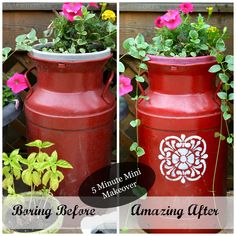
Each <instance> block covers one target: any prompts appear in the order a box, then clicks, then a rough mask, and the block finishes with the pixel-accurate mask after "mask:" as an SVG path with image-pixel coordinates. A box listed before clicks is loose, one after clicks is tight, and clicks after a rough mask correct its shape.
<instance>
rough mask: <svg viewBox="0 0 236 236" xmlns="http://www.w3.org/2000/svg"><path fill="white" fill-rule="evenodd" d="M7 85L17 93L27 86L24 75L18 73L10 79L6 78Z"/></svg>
mask: <svg viewBox="0 0 236 236" xmlns="http://www.w3.org/2000/svg"><path fill="white" fill-rule="evenodd" d="M7 86H8V87H9V88H11V90H12V92H13V93H19V92H21V91H23V90H24V89H26V88H28V84H27V81H26V78H25V76H24V75H22V74H19V73H15V74H14V75H13V76H12V77H11V78H10V79H8V81H7Z"/></svg>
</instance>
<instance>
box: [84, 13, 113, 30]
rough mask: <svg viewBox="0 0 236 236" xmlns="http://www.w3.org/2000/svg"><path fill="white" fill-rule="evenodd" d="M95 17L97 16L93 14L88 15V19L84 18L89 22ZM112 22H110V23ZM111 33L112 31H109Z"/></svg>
mask: <svg viewBox="0 0 236 236" xmlns="http://www.w3.org/2000/svg"><path fill="white" fill-rule="evenodd" d="M94 17H95V14H91V13H89V14H88V15H86V17H85V18H84V19H85V21H87V20H90V19H92V18H94ZM109 22H110V21H109ZM109 32H111V31H109Z"/></svg>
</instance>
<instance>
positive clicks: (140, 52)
mask: <svg viewBox="0 0 236 236" xmlns="http://www.w3.org/2000/svg"><path fill="white" fill-rule="evenodd" d="M138 53H139V55H140V56H141V57H145V55H146V52H145V51H144V50H140V51H139V52H138Z"/></svg>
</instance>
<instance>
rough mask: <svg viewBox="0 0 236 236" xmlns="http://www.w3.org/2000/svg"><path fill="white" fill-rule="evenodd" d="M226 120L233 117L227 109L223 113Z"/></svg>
mask: <svg viewBox="0 0 236 236" xmlns="http://www.w3.org/2000/svg"><path fill="white" fill-rule="evenodd" d="M223 117H224V120H228V119H230V118H231V114H229V113H228V112H227V111H226V112H224V113H223Z"/></svg>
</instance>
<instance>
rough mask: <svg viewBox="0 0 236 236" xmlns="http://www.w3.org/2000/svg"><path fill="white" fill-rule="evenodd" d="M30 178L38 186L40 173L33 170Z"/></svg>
mask: <svg viewBox="0 0 236 236" xmlns="http://www.w3.org/2000/svg"><path fill="white" fill-rule="evenodd" d="M32 180H33V183H34V185H35V186H37V187H38V186H39V185H40V184H41V175H40V174H39V173H38V172H37V171H33V173H32Z"/></svg>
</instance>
